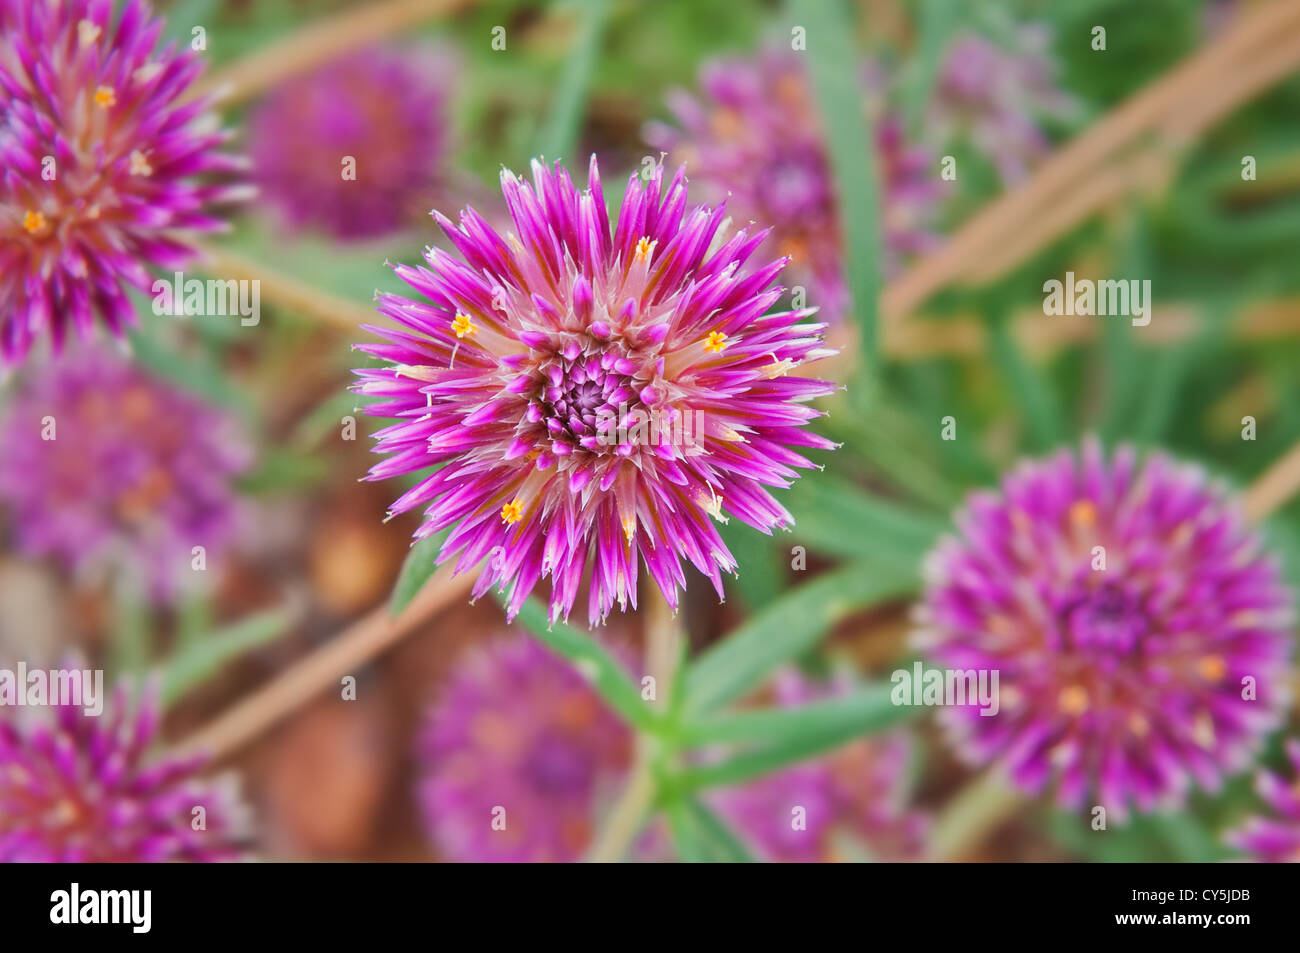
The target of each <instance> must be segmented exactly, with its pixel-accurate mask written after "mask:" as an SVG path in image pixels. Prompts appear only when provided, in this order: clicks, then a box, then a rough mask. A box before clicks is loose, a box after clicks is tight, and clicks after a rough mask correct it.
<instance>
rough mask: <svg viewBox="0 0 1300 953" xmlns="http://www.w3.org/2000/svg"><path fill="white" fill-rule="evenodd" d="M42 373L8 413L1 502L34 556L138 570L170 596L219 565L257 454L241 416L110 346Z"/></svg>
mask: <svg viewBox="0 0 1300 953" xmlns="http://www.w3.org/2000/svg"><path fill="white" fill-rule="evenodd" d="M29 370H30V372H31V373H30V374H28V376H27V379H26V380H25V381H23V383H22V386H21V387H20V388H19V389H18V390H17V392H16V393H15V395H14V398H13V399H12V400H11V401H9V403H8V405H7V406H6V407H5V408H4V411H3V413H2V414H0V446H3V447H4V452H3V453H2V454H0V506H3V507H4V508H5V509H6V510H7V511H8V513H9V515H10V516H11V518H12V521H13V525H14V528H15V530H16V535H17V541H18V544H19V547H20V548H21V549H22V551H23V552H25V553H27V554H28V555H31V556H38V557H39V556H49V557H52V558H54V559H56V560H57V561H58V562H60V563H61V564H63V565H64V566H65V567H66V568H68V569H69V570H71V571H73V572H82V573H86V574H89V575H92V576H93V575H102V574H105V573H108V572H129V573H130V574H132V576H133V577H134V580H133V581H134V582H138V584H139V587H140V588H141V589H143V590H145V591H146V594H147V595H149V596H150V597H152V598H153V599H154V600H155V601H157V602H159V603H166V602H170V601H172V600H173V599H174V598H175V596H176V595H177V594H178V593H179V592H182V591H186V590H187V589H188V588H189V587H188V586H186V585H184V582H185V581H186V580H193V579H195V577H196V576H198V575H199V574H197V573H195V572H194V570H193V558H194V553H193V549H194V547H195V546H202V547H203V549H204V554H205V561H206V562H208V563H210V562H212V561H215V560H216V559H217V558H218V557H219V556H220V554H221V553H222V552H223V551H224V550H225V549H226V547H228V546H229V545H230V543H231V542H232V540H233V539H234V536H235V532H236V530H237V528H238V522H239V507H238V500H237V497H236V492H235V486H234V483H235V478H236V477H237V476H238V475H239V474H240V473H242V472H244V471H245V470H246V469H247V467H248V465H249V463H250V461H251V457H252V454H251V450H250V447H249V445H248V444H247V442H246V440H245V438H244V437H243V436H242V434H241V433H240V430H239V427H238V425H237V422H236V421H235V420H234V418H233V417H231V416H230V415H228V414H226V413H225V412H223V411H221V410H220V409H218V408H215V407H212V406H210V405H208V404H206V403H204V402H203V401H202V400H200V399H199V398H197V397H195V396H193V395H191V394H189V393H187V392H185V391H183V390H181V389H179V388H177V387H175V386H174V385H172V384H170V383H168V382H166V381H163V380H161V379H159V378H157V377H155V376H153V375H152V374H149V373H146V372H145V371H143V370H141V369H140V368H139V367H138V366H136V365H134V364H132V363H131V362H129V361H127V360H125V359H124V358H123V357H121V356H120V355H118V354H116V353H114V352H112V351H109V350H105V349H100V348H95V347H81V348H77V349H75V350H74V351H73V352H71V353H69V354H67V355H65V356H64V358H62V359H61V360H58V361H51V362H50V363H49V366H48V367H42V368H40V369H39V371H40V372H39V373H37V370H38V369H37V368H36V367H35V366H31V367H30V368H29Z"/></svg>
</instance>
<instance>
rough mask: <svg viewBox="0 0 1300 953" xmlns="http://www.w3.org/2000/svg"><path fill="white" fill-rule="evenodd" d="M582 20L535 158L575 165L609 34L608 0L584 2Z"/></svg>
mask: <svg viewBox="0 0 1300 953" xmlns="http://www.w3.org/2000/svg"><path fill="white" fill-rule="evenodd" d="M578 6H579V9H580V10H581V11H582V14H581V16H582V19H581V22H580V23H579V25H578V36H577V39H576V40H575V41H574V45H573V49H572V50H570V51H569V54H568V55H567V56H566V57H565V66H564V73H563V75H561V77H560V84H559V86H558V88H557V89H556V91H555V99H554V100H553V101H552V103H551V111H550V113H549V115H548V116H547V118H546V123H545V125H544V126H543V128H542V132H541V135H540V137H539V138H538V140H537V149H536V152H535V155H538V156H544V157H545V158H547V159H551V160H555V159H565V160H568V161H569V162H572V161H573V159H574V156H573V155H571V153H572V152H573V143H574V141H575V140H576V139H577V137H578V128H579V127H580V126H581V125H582V117H583V113H584V111H585V110H586V107H587V87H588V85H589V84H590V82H591V72H592V69H593V68H594V67H595V65H596V56H597V54H598V53H599V52H600V38H601V35H602V34H603V33H604V31H605V19H606V14H607V13H608V11H609V3H608V0H584V2H582V3H580V4H579V5H578Z"/></svg>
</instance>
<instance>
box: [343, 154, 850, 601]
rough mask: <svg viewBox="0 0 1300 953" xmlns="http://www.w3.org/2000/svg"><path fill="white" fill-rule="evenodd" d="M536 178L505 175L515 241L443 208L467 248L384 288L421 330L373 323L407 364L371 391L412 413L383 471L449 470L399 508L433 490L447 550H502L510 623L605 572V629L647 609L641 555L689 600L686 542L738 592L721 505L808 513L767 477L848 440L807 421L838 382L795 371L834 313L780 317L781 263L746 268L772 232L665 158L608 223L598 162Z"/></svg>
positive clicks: (749, 514)
mask: <svg viewBox="0 0 1300 953" xmlns="http://www.w3.org/2000/svg"><path fill="white" fill-rule="evenodd" d="M533 175H534V185H533V186H532V187H529V186H528V185H527V184H525V183H524V182H523V181H522V180H520V179H517V178H516V177H515V176H514V175H513V174H511V173H509V172H504V173H503V174H502V187H503V190H504V192H505V197H506V202H507V205H508V206H509V209H510V212H511V215H512V217H513V220H514V225H515V228H516V229H517V230H518V233H517V235H516V234H514V233H511V234H508V235H507V236H506V237H504V238H503V237H501V236H500V235H498V234H497V233H496V232H495V231H493V230H492V229H491V228H490V227H489V226H488V225H487V224H486V223H485V222H484V220H483V219H482V218H481V217H480V216H479V215H478V214H476V213H475V212H474V211H473V210H466V211H465V212H464V213H463V214H462V215H461V225H460V227H459V228H457V227H456V226H454V225H452V224H451V222H449V221H447V220H446V219H445V218H443V217H442V216H438V221H439V223H440V224H441V225H442V227H443V229H444V231H446V233H447V236H448V237H449V238H450V239H451V241H452V243H453V244H454V245H455V246H456V248H457V249H458V250H459V251H460V252H461V254H462V255H463V256H464V257H465V262H466V263H462V262H460V261H459V260H457V259H456V258H455V257H453V256H452V255H449V254H447V253H446V252H443V251H441V250H438V249H433V248H431V249H429V250H428V251H427V259H428V262H429V265H430V267H429V268H427V269H426V268H410V267H405V266H398V267H397V268H396V271H397V274H398V275H399V276H401V277H402V278H403V279H404V280H405V281H406V282H407V283H408V284H410V285H411V286H412V287H413V288H415V289H416V290H417V291H419V292H421V293H422V294H423V295H424V297H425V299H426V300H424V301H413V300H410V299H407V298H405V297H402V296H399V295H393V294H385V295H380V296H379V309H380V311H382V312H383V313H384V314H385V315H387V316H388V317H390V318H392V319H393V320H394V321H396V322H397V323H398V324H400V325H402V326H403V327H402V328H401V329H388V328H372V329H370V330H373V331H375V332H376V333H378V334H380V335H381V336H383V337H384V338H386V339H387V342H388V343H384V344H369V345H365V346H364V347H363V348H362V349H363V350H365V351H367V352H368V353H370V354H372V355H374V356H375V357H378V358H382V359H383V360H384V361H387V362H388V364H389V366H386V367H383V368H380V369H372V368H367V369H362V370H359V371H357V374H358V375H359V376H360V377H361V381H360V383H359V384H357V385H356V386H357V389H358V390H359V391H360V392H361V393H363V394H367V395H371V396H374V397H378V398H382V399H381V400H380V401H379V402H378V403H375V404H372V405H371V406H370V407H369V408H368V412H369V413H372V414H376V415H380V416H388V417H397V418H400V422H399V423H397V424H395V425H393V426H391V427H388V428H386V429H384V430H381V431H380V432H379V433H378V434H377V439H378V441H379V444H378V447H377V451H378V452H380V453H385V454H389V455H390V456H389V458H388V459H387V460H385V461H383V462H381V463H379V464H377V465H376V466H375V467H374V468H373V469H372V470H371V471H370V478H371V479H382V478H384V477H389V476H394V475H397V474H402V473H411V472H414V471H418V470H421V469H424V468H427V467H430V466H435V465H436V466H438V467H439V468H438V469H437V470H436V471H435V472H434V473H432V474H431V475H429V476H427V477H425V478H424V479H422V480H420V481H419V482H418V483H417V484H416V486H415V487H414V488H412V489H411V490H410V491H408V492H407V493H405V494H404V495H403V496H402V497H401V498H399V499H398V500H397V502H396V503H394V504H393V507H392V512H394V513H401V512H404V511H406V510H409V509H411V508H412V507H415V506H420V505H426V506H427V509H426V511H425V522H424V525H423V526H422V527H421V529H420V530H419V532H418V533H417V535H419V536H426V535H428V534H431V533H434V532H437V531H438V530H441V529H444V528H451V532H450V535H449V536H448V537H447V539H446V542H445V543H444V544H443V548H442V552H441V555H440V557H439V558H440V560H446V559H449V558H450V557H452V556H453V555H456V554H459V555H458V557H457V560H456V564H455V565H456V569H457V571H461V570H467V569H469V568H471V567H473V566H475V565H478V564H479V563H481V562H485V561H486V563H487V566H486V568H485V569H484V571H483V573H482V575H480V577H479V579H478V582H477V584H476V585H475V589H474V594H475V597H478V596H480V595H482V594H483V593H484V592H486V591H487V590H488V589H489V588H490V587H491V586H493V585H494V584H500V585H503V586H504V585H506V584H509V585H510V586H512V587H513V588H512V594H511V596H510V599H509V602H508V611H509V614H510V615H511V616H512V617H513V615H514V614H515V613H516V612H518V611H519V608H520V606H522V604H523V602H524V600H525V599H526V598H527V596H528V594H529V592H531V591H532V589H533V588H534V586H535V585H536V584H537V582H538V580H539V579H540V578H541V577H543V576H549V577H550V578H551V598H550V608H551V616H552V618H555V617H558V616H560V615H564V616H566V617H567V615H568V613H569V611H570V609H571V608H572V606H573V603H574V600H575V599H576V597H577V594H578V588H579V585H580V584H581V582H582V580H583V576H584V573H585V572H587V570H588V566H590V572H589V576H590V585H589V599H588V618H589V620H590V621H591V623H592V624H596V623H597V622H599V621H601V620H603V619H604V618H605V617H606V616H607V615H608V613H609V611H610V610H611V609H612V607H613V605H614V603H615V602H617V603H618V604H619V605H620V606H626V604H627V603H628V602H629V601H630V602H631V603H632V605H633V606H635V605H636V592H637V588H636V586H637V571H638V569H637V566H638V557H639V559H640V560H642V561H644V563H645V565H646V568H647V570H648V571H649V573H650V575H651V577H653V579H654V581H655V583H657V584H658V586H659V588H660V589H661V590H662V591H663V593H664V595H665V597H666V598H667V600H668V602H669V604H670V605H672V606H674V607H675V606H676V604H677V587H678V586H679V585H684V584H685V574H684V573H683V571H682V565H681V557H683V556H685V557H686V558H687V559H688V560H690V562H691V563H692V564H694V565H695V567H696V568H697V569H699V571H700V572H702V573H704V574H705V575H707V576H708V577H709V578H710V579H711V580H712V581H713V584H714V586H715V588H716V589H717V590H718V594H719V596H721V595H722V580H721V573H722V572H723V571H731V570H733V569H734V567H735V560H734V559H733V557H732V555H731V553H730V552H729V551H728V549H727V547H726V545H725V544H724V543H723V542H722V539H721V538H720V537H719V535H718V532H717V530H716V529H715V528H714V526H713V523H712V520H713V519H722V520H724V521H725V517H724V516H723V512H724V509H725V511H726V512H727V513H729V514H730V515H732V516H735V517H737V518H739V519H740V520H741V521H742V522H744V523H747V524H749V525H750V526H753V527H756V528H758V529H760V530H762V531H763V532H767V533H770V532H771V531H772V530H773V529H774V528H777V527H788V526H790V525H791V524H792V522H793V521H792V518H791V516H790V514H789V513H788V512H787V511H786V510H785V508H784V507H782V506H781V505H780V504H778V503H777V502H776V500H775V499H773V497H772V495H771V494H770V493H769V492H768V490H767V489H766V487H768V486H779V487H784V486H787V485H789V482H790V480H791V479H793V478H794V477H795V476H796V475H797V472H796V470H795V468H796V467H808V466H811V465H812V464H810V463H809V461H808V460H807V459H805V458H804V457H803V456H801V455H800V454H799V453H796V452H795V451H793V450H791V449H790V447H791V446H792V445H794V446H805V447H819V448H825V449H829V448H830V447H832V446H833V445H832V444H830V443H829V442H828V441H826V440H824V439H823V438H821V437H818V436H816V435H814V434H811V433H809V432H807V431H806V430H804V429H803V428H804V425H805V424H806V423H807V422H808V421H809V420H811V419H812V418H814V417H816V416H818V415H819V414H818V411H816V410H814V409H812V408H811V407H809V406H808V405H807V402H808V401H809V400H810V399H812V398H814V397H818V396H821V395H825V394H827V393H830V392H831V390H832V389H833V385H832V384H830V383H828V382H825V381H820V380H813V379H809V378H805V377H799V376H797V375H796V374H795V373H793V372H795V371H796V370H797V369H798V368H799V367H800V366H801V365H803V364H804V363H806V362H808V361H811V360H814V359H817V358H819V357H822V356H824V355H826V354H828V353H831V352H830V351H828V350H826V349H824V348H823V347H822V340H821V336H820V335H821V332H822V331H823V329H824V325H820V324H807V323H802V322H803V321H804V319H805V318H807V317H808V316H809V315H810V314H811V313H812V312H811V311H809V310H800V311H789V312H782V313H778V314H767V313H766V312H767V310H768V308H769V307H770V306H771V305H772V304H773V302H775V301H776V300H777V299H778V298H779V297H780V295H781V293H782V289H781V288H780V287H770V285H771V282H772V280H773V279H774V278H775V277H776V275H777V273H778V272H779V271H780V270H781V268H782V266H783V265H784V264H785V261H784V260H777V261H773V262H771V263H769V264H765V265H762V266H760V267H757V268H753V269H750V268H746V267H745V262H746V261H747V260H748V259H749V257H750V256H751V255H752V254H753V252H754V251H755V249H756V248H757V247H758V245H759V244H761V243H762V241H763V239H764V237H765V233H764V232H761V231H760V232H755V233H751V232H749V231H745V230H742V231H740V232H738V233H736V234H734V235H725V234H723V224H724V219H725V218H726V215H725V212H724V210H723V209H722V207H721V206H718V207H714V208H706V207H699V208H694V209H688V208H687V204H686V178H685V175H684V172H683V171H681V170H679V171H678V172H677V175H676V176H675V177H674V179H673V181H672V184H671V185H669V186H668V189H667V191H666V193H664V194H662V195H661V191H662V182H661V175H662V171H661V170H660V169H656V170H655V172H654V174H653V175H651V176H649V177H648V180H647V181H644V182H643V181H642V180H641V179H640V178H638V177H637V176H636V175H633V176H632V177H631V178H630V180H629V182H628V188H627V193H626V197H625V198H624V200H623V206H622V209H621V211H620V212H619V215H618V218H617V221H616V222H615V224H614V227H613V228H612V229H611V227H610V222H609V220H608V218H607V216H606V210H605V199H604V196H603V195H602V193H601V188H600V178H599V174H598V171H597V168H596V160H595V157H594V156H593V157H592V161H591V170H590V187H589V188H588V189H587V190H586V191H584V192H581V193H579V191H578V190H577V189H576V188H575V187H574V185H573V182H572V180H571V179H570V177H569V174H568V172H567V171H564V170H562V169H559V168H558V166H557V168H556V169H555V170H550V169H547V168H545V167H544V166H542V165H541V164H540V163H536V162H535V163H534V164H533Z"/></svg>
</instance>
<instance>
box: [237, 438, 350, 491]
mask: <svg viewBox="0 0 1300 953" xmlns="http://www.w3.org/2000/svg"><path fill="white" fill-rule="evenodd" d="M329 472H330V468H329V464H327V463H326V462H325V461H324V460H322V459H320V458H318V457H310V456H304V455H303V454H301V453H298V452H295V451H292V450H285V449H278V448H268V449H265V450H263V451H262V455H261V457H260V458H259V459H258V461H257V466H256V467H255V468H254V469H253V470H251V471H250V472H248V473H245V474H243V475H241V476H240V477H238V478H237V479H236V480H235V484H236V486H238V487H239V489H240V490H241V491H243V492H245V493H272V492H275V491H277V490H300V489H304V488H306V487H310V486H314V485H315V484H317V483H320V482H321V481H322V480H324V479H325V478H326V477H327V476H329Z"/></svg>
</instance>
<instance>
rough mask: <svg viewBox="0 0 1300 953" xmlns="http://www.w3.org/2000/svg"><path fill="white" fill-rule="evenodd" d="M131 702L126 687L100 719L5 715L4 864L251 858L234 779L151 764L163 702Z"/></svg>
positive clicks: (79, 713) (59, 710) (191, 763)
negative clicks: (200, 775) (151, 748)
mask: <svg viewBox="0 0 1300 953" xmlns="http://www.w3.org/2000/svg"><path fill="white" fill-rule="evenodd" d="M128 696H129V692H128V691H127V690H126V689H125V688H123V687H119V689H118V691H117V692H116V693H115V694H114V696H113V698H111V699H109V700H108V701H107V703H106V704H105V706H104V711H103V714H102V715H100V716H94V715H89V714H86V712H85V709H84V708H83V707H82V706H78V705H67V706H59V707H56V708H55V710H54V717H53V718H52V719H45V720H32V721H30V722H26V723H23V722H19V721H18V720H16V719H14V718H13V717H12V713H13V712H14V711H16V710H17V709H12V708H6V709H3V710H2V711H0V714H2V715H3V717H0V861H4V862H6V863H10V862H38V863H131V862H155V861H222V860H235V859H238V858H239V857H241V856H242V854H243V853H244V844H245V840H246V833H245V829H246V827H247V815H246V811H245V809H244V807H243V805H242V803H240V801H239V800H238V798H237V797H236V794H235V791H234V785H233V782H232V779H229V778H221V779H216V780H201V779H199V778H197V777H196V772H197V770H198V769H199V768H200V767H201V764H202V761H201V759H195V758H189V759H179V758H169V757H164V758H162V759H160V760H155V761H150V760H148V758H147V754H148V750H149V746H150V744H151V742H153V741H154V739H155V737H156V736H157V733H158V723H159V715H158V706H157V703H156V699H155V695H154V693H152V692H146V693H145V695H144V696H143V698H142V700H141V701H140V702H139V704H138V705H136V706H135V708H134V710H133V709H132V706H131V704H130V701H129V697H128ZM23 711H24V712H27V711H28V709H23ZM199 808H201V809H202V810H197V809H199Z"/></svg>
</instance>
